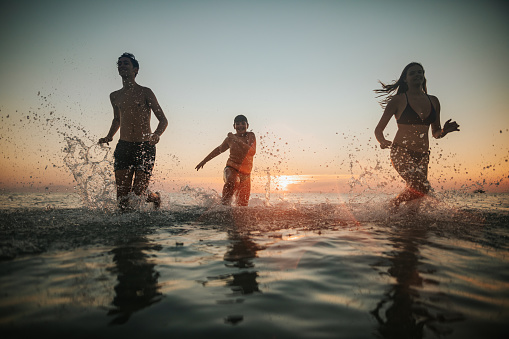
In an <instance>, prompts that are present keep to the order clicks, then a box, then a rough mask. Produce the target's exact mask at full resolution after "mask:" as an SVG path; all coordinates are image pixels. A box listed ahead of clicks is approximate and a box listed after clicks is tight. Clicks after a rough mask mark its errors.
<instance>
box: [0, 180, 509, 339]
mask: <svg viewBox="0 0 509 339" xmlns="http://www.w3.org/2000/svg"><path fill="white" fill-rule="evenodd" d="M266 198H267V196H266V195H265V194H255V195H253V196H252V199H251V206H248V207H225V206H222V205H220V204H219V201H218V199H217V197H216V196H215V194H214V192H206V191H204V190H198V189H193V188H190V187H184V188H183V189H182V190H181V191H180V192H176V193H164V192H163V204H162V208H161V209H160V210H157V211H155V210H154V209H153V207H152V206H150V205H149V204H147V205H143V206H140V207H139V208H138V209H137V210H136V211H133V212H130V213H119V212H118V211H117V210H116V209H115V208H110V207H108V206H107V205H108V204H107V202H108V199H106V198H105V199H103V200H102V201H99V202H97V204H96V205H95V207H91V206H90V194H89V195H88V196H84V195H83V194H82V193H80V191H79V189H78V190H77V191H76V192H70V193H38V194H35V193H2V194H0V220H1V226H0V258H1V260H0V290H1V294H0V335H1V337H2V338H24V337H29V336H34V335H36V336H55V337H69V338H139V337H144V338H169V337H178V338H508V337H509V325H508V324H509V269H508V268H509V245H508V236H509V230H508V221H509V195H508V194H467V193H461V194H460V193H450V192H449V193H447V194H445V193H441V194H438V193H437V194H435V196H434V197H433V198H431V197H430V198H426V199H425V201H423V202H422V203H421V206H420V207H419V210H418V211H417V212H416V211H415V209H414V208H410V207H409V208H406V207H403V208H402V210H401V211H399V213H397V214H389V213H388V211H387V203H386V200H387V197H385V196H376V195H371V196H362V195H354V194H317V193H308V194H285V195H279V196H276V195H272V196H270V200H269V201H267V200H266ZM99 200H100V199H99ZM110 203H111V201H110Z"/></svg>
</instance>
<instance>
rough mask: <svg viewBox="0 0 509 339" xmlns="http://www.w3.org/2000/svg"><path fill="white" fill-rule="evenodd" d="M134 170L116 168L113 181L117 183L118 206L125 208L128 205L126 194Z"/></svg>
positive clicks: (129, 190)
mask: <svg viewBox="0 0 509 339" xmlns="http://www.w3.org/2000/svg"><path fill="white" fill-rule="evenodd" d="M133 174H134V171H133V170H130V169H126V170H116V171H115V182H116V184H117V201H118V207H120V209H121V210H125V209H126V208H127V207H129V198H128V194H129V193H130V192H131V187H132V181H133Z"/></svg>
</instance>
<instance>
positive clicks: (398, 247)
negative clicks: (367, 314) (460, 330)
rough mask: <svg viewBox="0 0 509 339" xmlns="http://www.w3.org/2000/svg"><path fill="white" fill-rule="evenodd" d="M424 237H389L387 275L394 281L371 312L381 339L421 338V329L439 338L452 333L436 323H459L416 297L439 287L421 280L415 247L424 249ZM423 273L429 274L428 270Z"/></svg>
mask: <svg viewBox="0 0 509 339" xmlns="http://www.w3.org/2000/svg"><path fill="white" fill-rule="evenodd" d="M398 232H399V233H398ZM426 236H427V231H426V230H423V229H419V228H417V229H407V230H396V233H395V235H394V236H392V237H389V240H390V241H391V244H392V247H393V248H394V250H393V251H390V252H388V253H386V257H387V258H388V260H389V263H388V264H389V269H388V270H387V273H388V274H389V275H390V276H391V277H393V278H394V279H395V281H394V282H393V284H392V286H391V288H390V289H389V290H388V291H387V292H386V293H385V295H384V298H383V299H382V300H380V302H379V303H378V304H377V306H376V308H375V309H374V310H373V311H371V314H372V315H373V316H374V317H375V319H376V320H377V322H378V332H379V333H380V334H381V336H382V337H383V338H401V339H408V338H423V337H425V335H424V330H425V328H428V329H429V330H431V331H432V332H434V333H435V334H436V335H437V336H439V337H441V336H444V335H448V334H451V333H452V329H451V328H448V327H445V326H443V325H441V324H439V323H444V322H450V321H459V320H463V316H462V315H461V314H452V313H449V314H445V312H446V311H445V310H441V309H437V306H436V305H432V303H428V302H427V301H426V300H425V299H424V298H423V297H422V296H421V295H420V293H419V290H422V289H423V286H424V285H425V284H430V285H431V284H434V285H439V282H438V281H436V280H431V279H424V278H423V277H422V276H421V267H422V266H423V263H422V261H421V256H420V249H419V247H420V246H424V245H425V243H426ZM384 264H385V263H380V264H379V265H384ZM375 266H377V265H375ZM426 273H428V274H429V273H433V272H432V271H430V270H428V272H426ZM436 299H439V298H436ZM432 308H433V310H432ZM437 311H438V314H436V312H437Z"/></svg>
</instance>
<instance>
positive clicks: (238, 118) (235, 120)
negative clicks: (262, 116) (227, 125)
mask: <svg viewBox="0 0 509 339" xmlns="http://www.w3.org/2000/svg"><path fill="white" fill-rule="evenodd" d="M237 122H245V123H246V124H249V123H248V122H247V118H246V117H245V116H244V115H242V114H241V115H237V116H236V117H235V119H233V123H237Z"/></svg>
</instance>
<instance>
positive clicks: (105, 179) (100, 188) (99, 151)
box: [63, 137, 116, 209]
mask: <svg viewBox="0 0 509 339" xmlns="http://www.w3.org/2000/svg"><path fill="white" fill-rule="evenodd" d="M65 140H66V142H67V146H66V147H65V148H64V149H63V152H64V154H65V156H64V163H65V164H66V166H67V167H68V168H69V170H70V171H71V173H72V175H73V177H74V180H75V181H76V184H77V185H76V189H77V191H78V192H79V194H80V196H81V198H82V200H83V203H84V204H85V206H86V207H88V208H92V209H94V208H104V209H112V208H113V207H114V206H115V205H116V198H115V192H116V186H115V181H114V179H113V173H112V169H113V160H112V158H113V152H112V150H111V148H110V147H107V146H106V147H105V146H102V145H98V144H92V145H90V146H89V145H86V143H85V142H84V141H82V140H80V139H78V138H77V137H66V138H65Z"/></svg>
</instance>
